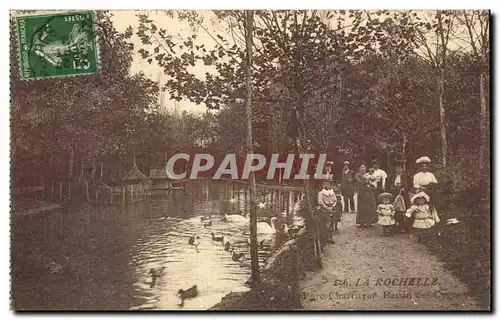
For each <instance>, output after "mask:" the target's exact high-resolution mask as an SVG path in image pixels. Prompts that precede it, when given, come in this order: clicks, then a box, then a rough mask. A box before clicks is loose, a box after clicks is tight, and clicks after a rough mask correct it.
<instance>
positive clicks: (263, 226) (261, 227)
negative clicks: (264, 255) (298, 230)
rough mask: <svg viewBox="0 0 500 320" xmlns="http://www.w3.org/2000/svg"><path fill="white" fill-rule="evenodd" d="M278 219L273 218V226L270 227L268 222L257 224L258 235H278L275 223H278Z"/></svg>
mask: <svg viewBox="0 0 500 320" xmlns="http://www.w3.org/2000/svg"><path fill="white" fill-rule="evenodd" d="M277 220H278V218H276V217H272V218H271V224H270V225H269V224H268V223H267V222H259V223H257V233H261V234H263V233H264V234H274V233H276V228H275V226H274V222H276V221H277Z"/></svg>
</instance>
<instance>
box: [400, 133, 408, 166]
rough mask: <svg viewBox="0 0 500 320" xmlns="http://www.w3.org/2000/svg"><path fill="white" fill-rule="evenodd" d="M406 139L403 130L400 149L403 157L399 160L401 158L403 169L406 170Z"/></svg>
mask: <svg viewBox="0 0 500 320" xmlns="http://www.w3.org/2000/svg"><path fill="white" fill-rule="evenodd" d="M407 141H408V140H407V138H406V133H405V132H403V150H402V151H403V154H402V156H403V159H401V160H403V170H404V171H406V143H407Z"/></svg>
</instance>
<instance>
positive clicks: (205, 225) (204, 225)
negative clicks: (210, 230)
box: [203, 220, 212, 228]
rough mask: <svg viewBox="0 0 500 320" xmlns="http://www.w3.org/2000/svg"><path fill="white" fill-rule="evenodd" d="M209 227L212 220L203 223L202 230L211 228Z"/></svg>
mask: <svg viewBox="0 0 500 320" xmlns="http://www.w3.org/2000/svg"><path fill="white" fill-rule="evenodd" d="M211 226H212V220H206V221H203V227H204V228H206V227H211Z"/></svg>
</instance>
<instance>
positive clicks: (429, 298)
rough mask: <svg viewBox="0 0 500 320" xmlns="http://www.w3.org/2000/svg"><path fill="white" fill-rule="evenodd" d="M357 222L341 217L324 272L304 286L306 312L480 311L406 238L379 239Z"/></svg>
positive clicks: (309, 277) (453, 280)
mask: <svg viewBox="0 0 500 320" xmlns="http://www.w3.org/2000/svg"><path fill="white" fill-rule="evenodd" d="M355 216H356V215H355V214H352V213H351V214H346V215H345V216H344V218H343V221H342V225H341V231H340V233H338V234H336V235H335V242H336V244H329V245H327V246H326V247H325V249H324V253H323V269H322V270H320V271H318V272H314V273H308V274H307V275H306V277H305V279H304V280H302V282H301V288H300V291H301V299H302V306H303V307H304V309H322V310H332V309H334V310H347V309H355V310H374V309H377V310H397V309H400V310H401V309H402V310H408V309H413V310H464V309H469V310H470V309H479V307H478V306H477V305H476V303H475V301H474V299H473V298H471V297H470V296H469V295H468V293H467V287H466V286H465V284H463V283H462V282H461V281H460V280H458V279H456V278H455V277H454V276H453V275H452V274H451V273H450V272H449V271H448V270H446V269H445V267H444V264H443V262H441V261H440V260H439V259H438V258H437V257H436V256H434V255H432V254H431V253H429V252H428V250H427V248H426V247H425V246H423V245H422V244H413V243H412V242H411V240H410V239H409V237H408V235H404V234H397V235H395V236H394V237H387V238H383V237H381V236H380V232H381V229H380V228H381V227H380V226H378V225H375V226H373V227H372V228H369V229H360V228H356V225H355V223H354V222H355ZM411 278H420V280H418V279H413V280H412V279H411ZM426 278H427V280H426ZM404 279H406V280H404ZM405 282H406V283H405Z"/></svg>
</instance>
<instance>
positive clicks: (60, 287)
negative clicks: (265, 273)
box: [12, 181, 277, 310]
mask: <svg viewBox="0 0 500 320" xmlns="http://www.w3.org/2000/svg"><path fill="white" fill-rule="evenodd" d="M248 198H249V196H248V193H247V192H246V191H245V190H244V189H240V190H237V188H235V187H234V186H233V184H231V183H224V182H214V181H197V182H192V183H189V184H188V185H187V188H186V190H185V191H173V192H171V193H170V194H167V195H164V196H157V197H154V198H151V199H148V200H146V201H142V202H139V203H136V204H133V205H130V206H128V207H126V208H119V207H117V206H113V207H110V206H102V207H96V206H85V207H82V208H78V209H71V208H67V209H66V210H65V212H63V216H62V220H61V223H62V227H61V224H58V223H59V219H60V218H59V216H57V215H46V216H40V217H38V218H37V217H29V218H23V220H16V221H14V222H13V226H12V246H13V247H12V248H13V251H12V295H13V298H14V300H15V306H16V308H17V309H38V310H41V309H51V310H54V309H87V310H89V309H90V310H117V309H174V310H176V309H181V307H179V306H178V303H179V302H180V300H179V298H178V297H177V296H176V293H177V292H178V290H179V289H188V288H190V287H191V286H193V285H197V287H198V290H199V296H198V297H196V298H194V299H192V300H186V301H185V305H184V308H182V309H188V310H193V309H207V308H210V307H211V306H212V305H214V304H216V303H217V302H219V301H220V299H221V298H222V297H223V296H224V295H226V294H227V293H229V292H231V291H233V292H236V291H244V290H248V288H247V287H246V286H245V282H246V281H247V280H248V279H249V277H250V252H249V245H248V239H249V230H248V223H244V222H243V223H242V222H235V223H233V222H224V219H223V217H224V214H235V213H246V212H248V206H247V204H248ZM231 199H233V200H231ZM261 200H262V201H264V198H262V199H261ZM208 215H211V216H212V217H213V223H212V225H211V226H207V227H204V225H203V223H202V222H201V220H200V217H203V216H208ZM276 215H277V213H276V212H275V211H272V210H269V209H259V210H258V216H259V220H260V221H269V217H270V216H276ZM211 233H214V234H216V235H219V236H224V241H229V242H230V244H231V246H232V247H233V248H234V251H235V252H237V253H243V254H244V255H245V258H244V259H243V260H242V261H241V262H236V261H233V260H232V258H231V253H230V252H227V251H225V250H224V245H223V244H222V243H220V242H215V241H212V239H211V235H210V234H211ZM193 235H198V236H199V237H200V245H199V247H198V248H195V247H193V246H192V245H189V244H188V240H189V237H191V236H193ZM264 238H265V239H266V241H265V244H264V246H263V247H261V248H259V263H260V265H261V266H263V265H264V264H265V262H266V260H267V258H268V257H269V256H270V255H271V252H272V250H274V248H275V246H276V239H275V238H276V237H275V235H272V234H271V235H259V240H262V239H264ZM50 261H55V262H57V263H59V264H61V265H62V266H63V271H62V272H61V273H59V274H52V273H50V271H48V269H47V268H46V266H47V264H48V263H50ZM161 266H164V267H165V271H164V275H163V276H162V277H161V278H159V279H158V280H157V282H156V284H155V286H154V287H152V288H151V277H150V275H149V274H148V273H149V270H150V269H151V268H156V267H161Z"/></svg>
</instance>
